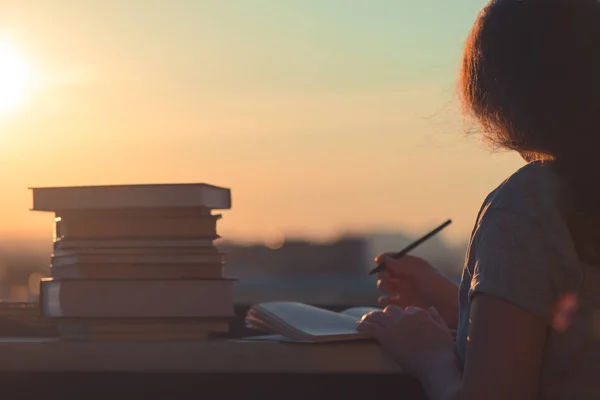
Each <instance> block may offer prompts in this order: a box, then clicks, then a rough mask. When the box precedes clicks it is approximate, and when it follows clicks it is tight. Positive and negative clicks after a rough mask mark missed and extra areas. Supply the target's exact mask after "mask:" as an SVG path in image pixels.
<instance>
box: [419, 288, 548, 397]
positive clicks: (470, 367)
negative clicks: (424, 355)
mask: <svg viewBox="0 0 600 400" xmlns="http://www.w3.org/2000/svg"><path fill="white" fill-rule="evenodd" d="M546 333H547V325H546V323H545V322H544V321H543V320H542V319H541V318H538V317H535V316H533V315H532V314H530V313H528V312H526V311H524V310H522V309H521V308H519V307H517V306H515V305H513V304H511V303H508V302H506V301H503V300H500V299H499V298H497V297H493V296H490V295H487V294H476V295H475V296H474V298H473V300H472V305H471V325H470V329H469V340H468V343H467V354H466V361H465V369H464V372H463V374H462V378H461V376H460V372H459V370H458V367H457V365H456V359H454V358H451V357H450V356H449V355H448V354H447V353H446V354H440V355H439V357H438V359H437V360H436V362H433V363H431V364H430V365H431V367H430V371H429V372H428V373H427V376H426V377H423V378H422V379H421V380H422V383H423V385H424V387H425V390H426V392H427V394H428V396H429V398H430V399H432V400H442V399H443V400H447V399H448V400H450V399H452V400H481V399H490V400H494V399H502V400H505V399H514V400H519V399H535V398H537V395H538V391H539V384H540V375H541V369H542V355H543V350H544V344H545V341H546Z"/></svg>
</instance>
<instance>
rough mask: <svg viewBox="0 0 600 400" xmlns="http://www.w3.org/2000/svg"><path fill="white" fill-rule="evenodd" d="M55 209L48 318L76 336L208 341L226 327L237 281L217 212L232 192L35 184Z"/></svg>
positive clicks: (45, 298) (45, 292)
mask: <svg viewBox="0 0 600 400" xmlns="http://www.w3.org/2000/svg"><path fill="white" fill-rule="evenodd" d="M32 190H33V210H35V211H47V212H53V213H54V214H55V220H54V250H53V254H52V256H51V266H50V275H51V277H49V278H44V279H42V281H41V284H40V285H41V286H40V298H39V302H40V306H41V312H42V315H43V316H44V317H47V318H51V319H54V320H55V321H57V323H58V324H57V325H58V327H59V329H60V330H61V332H62V333H63V334H64V335H65V336H67V337H70V338H92V339H119V338H130V339H131V338H133V339H135V338H139V339H151V340H156V339H168V340H173V339H194V340H197V339H201V338H207V337H209V335H210V334H211V333H224V332H227V331H228V328H229V320H230V318H231V317H232V316H233V313H234V311H233V280H232V279H227V278H225V277H223V276H222V268H223V265H224V255H223V254H221V253H220V252H219V251H218V249H217V248H216V247H215V245H214V241H215V240H216V239H218V238H219V236H218V234H217V221H218V220H219V219H220V217H221V216H220V215H215V214H213V213H212V211H213V210H218V209H229V208H231V193H230V190H229V189H226V188H221V187H217V186H212V185H207V184H171V185H122V186H81V187H53V188H32Z"/></svg>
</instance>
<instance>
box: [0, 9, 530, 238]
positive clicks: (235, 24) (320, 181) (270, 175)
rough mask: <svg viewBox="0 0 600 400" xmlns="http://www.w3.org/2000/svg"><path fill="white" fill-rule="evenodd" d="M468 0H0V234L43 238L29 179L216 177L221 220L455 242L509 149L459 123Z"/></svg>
mask: <svg viewBox="0 0 600 400" xmlns="http://www.w3.org/2000/svg"><path fill="white" fill-rule="evenodd" d="M484 4H485V1H482V0H460V1H440V2H435V3H431V2H419V1H408V0H389V1H388V0H372V1H364V0H337V1H335V0H235V1H234V0H232V1H223V0H187V1H186V0H174V1H162V0H128V1H120V0H95V1H93V0H70V1H66V0H52V1H46V0H39V1H33V0H31V1H19V0H14V1H11V0H0V182H1V183H2V192H1V194H0V206H1V207H2V210H3V214H4V215H3V218H2V224H1V225H0V234H1V235H5V236H6V235H12V236H18V237H29V238H33V237H48V238H49V239H50V237H51V232H52V225H51V221H52V215H50V214H43V213H35V212H31V211H29V208H30V207H31V192H30V191H29V190H28V189H27V188H28V187H32V186H64V185H100V184H101V185H103V184H125V183H127V184H132V183H133V184H135V183H176V182H205V183H210V184H214V185H219V186H226V187H229V188H231V190H232V197H233V209H232V210H230V211H226V212H224V213H223V214H224V218H223V220H222V221H221V222H220V233H221V234H222V235H223V236H224V237H229V238H232V239H246V240H253V239H256V240H262V239H263V238H266V237H269V236H270V235H273V234H277V233H279V232H283V233H284V234H286V235H293V236H303V237H310V238H315V239H324V238H330V237H333V236H335V235H337V234H339V233H342V232H345V231H361V232H362V231H365V232H367V231H379V230H390V231H396V230H401V231H405V232H407V233H411V234H415V235H419V234H422V233H424V232H423V231H425V230H427V229H429V228H433V227H434V226H436V225H437V224H439V223H441V222H442V221H443V220H445V219H446V218H448V217H451V218H453V219H454V221H455V223H454V224H453V225H452V227H451V228H448V230H447V233H446V235H447V238H448V239H451V240H453V241H464V240H466V239H467V237H468V234H469V233H470V230H471V228H472V225H473V223H474V219H475V216H476V212H477V210H478V208H479V206H480V204H481V202H482V201H483V199H484V197H485V195H486V194H487V193H488V192H489V191H490V190H492V189H493V188H494V187H495V186H497V185H498V184H499V183H500V182H501V181H502V180H503V179H505V178H506V177H507V176H508V175H509V174H510V173H511V172H512V171H514V170H515V169H516V168H518V167H519V166H521V165H522V164H523V161H522V160H521V159H520V158H519V157H518V156H517V155H514V154H507V153H501V154H491V153H490V149H489V148H487V147H486V146H485V145H483V144H482V143H481V141H480V139H479V137H478V136H477V135H473V136H466V135H465V133H464V132H465V130H466V129H467V128H472V127H473V126H472V124H471V123H468V121H464V120H463V118H462V117H461V115H460V107H459V105H458V102H457V95H456V79H457V74H458V68H459V60H460V56H461V50H462V46H463V43H464V40H465V37H466V35H467V33H468V30H469V29H470V26H471V24H472V22H473V20H474V18H475V17H476V15H477V12H478V11H479V9H480V8H481V7H482V6H483V5H484Z"/></svg>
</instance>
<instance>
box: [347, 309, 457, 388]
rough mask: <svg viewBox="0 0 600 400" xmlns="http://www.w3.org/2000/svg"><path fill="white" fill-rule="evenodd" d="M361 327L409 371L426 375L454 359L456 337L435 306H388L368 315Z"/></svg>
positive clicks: (419, 375)
mask: <svg viewBox="0 0 600 400" xmlns="http://www.w3.org/2000/svg"><path fill="white" fill-rule="evenodd" d="M357 330H358V331H359V332H363V333H366V334H368V335H369V336H371V337H373V338H374V339H376V340H377V341H378V342H379V343H380V344H381V345H382V347H383V348H384V349H385V350H386V351H387V352H388V353H389V354H390V355H391V356H392V357H393V358H394V359H395V360H396V361H397V362H398V363H399V364H400V365H402V367H403V368H405V369H406V370H407V372H409V373H411V374H414V375H415V376H417V377H419V378H422V379H424V378H426V377H427V376H428V375H430V374H431V373H432V371H435V370H436V368H438V366H439V364H440V363H444V362H448V361H449V360H452V361H453V360H454V339H453V337H452V335H451V332H450V330H449V329H448V327H447V326H446V324H445V322H444V320H443V318H442V317H441V316H440V314H438V312H437V311H436V310H435V308H433V307H431V308H430V309H429V310H424V309H422V308H418V307H407V308H406V309H405V310H403V309H402V308H401V307H398V306H388V307H386V308H385V309H384V310H383V311H374V312H370V313H368V314H366V315H365V316H364V317H363V318H362V320H361V321H360V322H359V323H358V326H357Z"/></svg>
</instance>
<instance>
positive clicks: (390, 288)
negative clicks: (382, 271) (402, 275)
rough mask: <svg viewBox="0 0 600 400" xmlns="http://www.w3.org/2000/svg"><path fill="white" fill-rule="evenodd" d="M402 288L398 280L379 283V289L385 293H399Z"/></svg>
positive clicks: (381, 280) (379, 281)
mask: <svg viewBox="0 0 600 400" xmlns="http://www.w3.org/2000/svg"><path fill="white" fill-rule="evenodd" d="M401 286H402V285H401V284H400V282H399V281H398V279H379V280H378V281H377V289H379V290H381V291H382V292H384V293H398V291H399V290H401V289H402V287H401Z"/></svg>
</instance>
